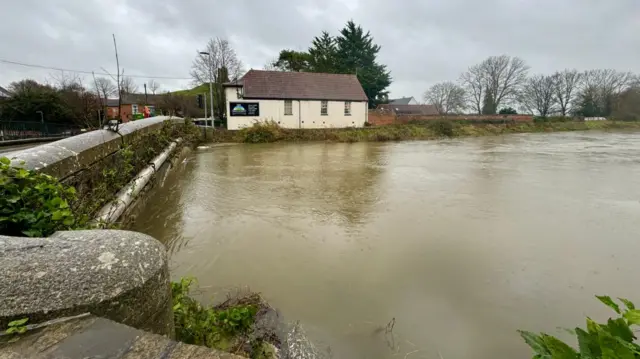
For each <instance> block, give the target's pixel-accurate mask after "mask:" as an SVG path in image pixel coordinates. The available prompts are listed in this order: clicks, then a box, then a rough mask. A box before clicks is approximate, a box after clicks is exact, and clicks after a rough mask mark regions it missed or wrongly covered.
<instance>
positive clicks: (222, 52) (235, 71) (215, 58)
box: [191, 37, 243, 85]
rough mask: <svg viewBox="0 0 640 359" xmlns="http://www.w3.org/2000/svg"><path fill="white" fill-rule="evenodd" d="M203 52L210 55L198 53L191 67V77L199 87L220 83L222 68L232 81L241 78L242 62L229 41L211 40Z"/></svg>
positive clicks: (221, 39)
mask: <svg viewBox="0 0 640 359" xmlns="http://www.w3.org/2000/svg"><path fill="white" fill-rule="evenodd" d="M203 52H207V53H209V55H203V54H200V53H198V55H197V56H196V58H195V59H194V60H193V64H192V65H191V77H192V78H193V81H194V82H195V83H196V84H197V85H201V84H205V83H209V82H214V83H217V82H219V72H220V71H219V70H220V69H222V68H225V69H226V72H227V74H228V76H229V78H230V79H235V78H238V77H240V75H241V73H242V71H243V65H242V61H240V60H239V59H238V56H237V55H236V51H235V50H234V49H233V48H232V47H231V44H230V43H229V41H228V40H226V39H223V38H220V37H216V38H214V39H210V40H209V42H208V43H207V47H206V48H205V49H204V50H203Z"/></svg>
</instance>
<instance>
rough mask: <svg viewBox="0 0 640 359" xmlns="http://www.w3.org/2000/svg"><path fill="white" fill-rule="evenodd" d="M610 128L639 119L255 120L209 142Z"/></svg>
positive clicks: (633, 126) (378, 139)
mask: <svg viewBox="0 0 640 359" xmlns="http://www.w3.org/2000/svg"><path fill="white" fill-rule="evenodd" d="M612 129H640V122H626V121H568V122H523V123H506V124H470V123H459V122H452V121H448V120H434V121H429V122H423V123H412V124H403V125H390V126H380V127H364V128H341V129H337V128H336V129H334V128H325V129H287V128H282V127H279V126H278V125H277V124H275V123H273V122H266V123H256V124H254V125H253V126H252V127H248V128H245V129H242V130H239V131H227V130H215V131H212V132H211V131H210V132H209V133H208V136H207V138H208V140H209V141H211V142H241V143H266V142H302V141H305V142H306V141H325V142H381V141H406V140H432V139H438V138H445V137H479V136H494V135H502V134H510V133H533V132H561V131H586V130H612Z"/></svg>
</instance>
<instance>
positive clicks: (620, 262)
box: [133, 132, 640, 359]
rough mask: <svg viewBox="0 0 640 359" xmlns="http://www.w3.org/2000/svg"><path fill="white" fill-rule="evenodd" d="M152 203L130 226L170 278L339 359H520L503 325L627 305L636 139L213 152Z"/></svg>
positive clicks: (579, 321) (569, 321) (577, 317)
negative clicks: (256, 314)
mask: <svg viewBox="0 0 640 359" xmlns="http://www.w3.org/2000/svg"><path fill="white" fill-rule="evenodd" d="M151 195H152V197H151V198H150V200H149V202H148V203H147V205H146V206H145V207H144V209H143V210H142V213H141V215H140V216H139V217H138V218H137V220H136V223H135V225H134V228H133V229H134V230H137V231H141V232H144V233H147V234H150V235H152V236H154V237H155V238H157V239H159V240H160V241H162V242H163V243H166V245H167V247H168V249H169V251H170V255H171V271H172V275H173V276H174V277H175V278H178V277H181V276H194V277H197V278H198V281H199V283H200V286H201V291H202V293H201V296H202V297H203V298H211V297H215V298H218V299H222V296H223V295H224V294H223V293H224V291H225V290H226V289H228V288H230V287H237V286H249V287H250V288H251V289H253V290H256V291H260V292H261V293H262V294H263V295H264V297H265V298H266V299H267V300H268V301H269V302H270V303H271V304H272V305H273V306H274V307H276V308H278V309H279V310H281V312H282V313H283V315H284V316H285V317H286V318H287V319H289V320H300V322H301V323H302V325H303V327H304V328H306V329H307V331H308V333H309V335H310V336H311V337H312V339H315V340H317V342H318V343H321V344H320V345H328V346H331V348H332V351H333V353H334V355H335V357H337V358H391V357H400V358H403V357H404V356H405V355H406V354H410V355H409V356H407V358H412V359H413V358H438V359H439V358H444V359H450V358H474V359H484V358H486V359H489V358H491V359H494V358H527V357H530V351H529V348H528V347H527V346H526V345H525V344H524V343H523V342H522V340H521V339H520V337H519V336H518V334H517V333H516V329H527V330H533V331H541V330H544V331H547V332H549V333H553V334H557V335H559V336H560V337H562V338H565V339H566V338H567V336H566V334H565V333H563V332H562V331H561V330H558V329H557V328H558V327H575V326H577V325H581V326H584V317H585V316H586V315H589V316H592V317H594V318H596V319H599V320H603V319H606V318H607V316H608V315H609V314H610V313H609V311H608V310H607V308H605V307H604V306H603V305H602V304H600V303H599V302H597V300H596V299H595V298H594V297H593V296H594V295H595V294H608V295H611V296H621V297H628V298H629V299H631V300H635V301H636V302H637V303H638V302H640V287H639V286H637V282H636V279H637V275H638V273H639V272H640V260H638V258H639V253H640V133H623V132H616V133H604V132H602V133H600V132H581V133H580V132H575V133H555V134H522V135H509V136H500V137H485V138H474V139H456V140H447V141H424V142H400V143H354V144H343V143H281V144H265V145H229V146H222V147H213V148H210V149H207V150H198V151H196V152H194V153H193V154H191V155H190V156H189V157H188V158H187V159H186V160H185V162H183V163H181V164H180V165H179V168H178V169H177V170H176V171H173V172H172V173H171V174H170V175H169V176H168V177H166V178H163V179H162V186H161V187H160V188H157V189H155V190H154V191H153V192H152V194H151ZM391 318H395V319H396V324H395V327H394V329H393V334H394V340H395V343H394V345H392V346H393V349H390V348H388V345H387V344H386V343H385V340H384V338H383V335H382V336H381V335H374V334H371V333H373V331H374V330H375V329H376V328H377V327H379V326H383V325H385V324H386V323H387V322H389V321H390V320H391ZM394 354H395V356H394Z"/></svg>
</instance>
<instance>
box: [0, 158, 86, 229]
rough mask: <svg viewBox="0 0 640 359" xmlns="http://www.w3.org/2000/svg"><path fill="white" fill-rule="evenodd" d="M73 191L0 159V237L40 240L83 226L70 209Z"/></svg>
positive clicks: (74, 195) (46, 176) (82, 222)
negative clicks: (39, 238)
mask: <svg viewBox="0 0 640 359" xmlns="http://www.w3.org/2000/svg"><path fill="white" fill-rule="evenodd" d="M75 200H76V190H75V188H73V187H68V186H64V185H62V184H61V183H59V182H58V180H56V179H55V178H53V177H51V176H49V175H46V174H43V173H39V172H36V171H29V170H26V169H24V168H22V167H13V166H11V160H9V159H8V158H7V157H1V158H0V234H4V235H10V236H28V237H43V236H48V235H51V234H53V232H55V231H58V230H66V229H72V228H75V227H77V226H82V225H83V224H84V222H85V221H84V220H79V219H78V218H76V215H75V214H74V213H73V212H72V210H71V208H70V203H72V202H73V201H75Z"/></svg>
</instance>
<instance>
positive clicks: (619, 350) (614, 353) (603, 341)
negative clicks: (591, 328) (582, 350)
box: [598, 331, 635, 359]
mask: <svg viewBox="0 0 640 359" xmlns="http://www.w3.org/2000/svg"><path fill="white" fill-rule="evenodd" d="M598 343H599V344H600V349H601V350H602V359H635V356H634V354H633V351H632V350H631V349H630V348H629V347H628V346H626V345H624V344H622V343H620V342H618V341H617V340H616V338H614V337H612V336H611V335H610V334H609V333H607V332H605V331H600V332H599V333H598Z"/></svg>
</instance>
